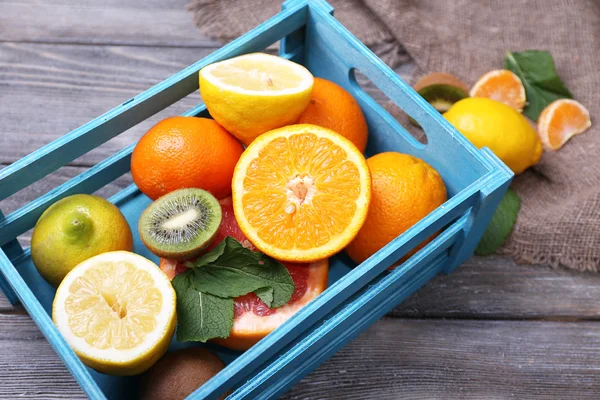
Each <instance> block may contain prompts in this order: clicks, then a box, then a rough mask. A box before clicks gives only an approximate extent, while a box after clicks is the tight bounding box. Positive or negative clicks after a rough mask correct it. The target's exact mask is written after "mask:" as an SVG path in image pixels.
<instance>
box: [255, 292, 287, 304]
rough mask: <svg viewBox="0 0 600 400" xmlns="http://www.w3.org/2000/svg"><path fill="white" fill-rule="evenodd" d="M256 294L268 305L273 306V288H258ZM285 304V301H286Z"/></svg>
mask: <svg viewBox="0 0 600 400" xmlns="http://www.w3.org/2000/svg"><path fill="white" fill-rule="evenodd" d="M254 294H255V295H257V296H258V298H259V299H261V300H262V302H263V303H265V304H266V305H267V307H269V308H272V307H273V288H271V287H264V288H260V289H256V290H255V291H254ZM284 304H285V303H284Z"/></svg>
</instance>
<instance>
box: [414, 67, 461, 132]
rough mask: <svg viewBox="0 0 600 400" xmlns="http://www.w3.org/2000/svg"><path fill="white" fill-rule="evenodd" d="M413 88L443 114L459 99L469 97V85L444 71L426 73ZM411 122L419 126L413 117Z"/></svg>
mask: <svg viewBox="0 0 600 400" xmlns="http://www.w3.org/2000/svg"><path fill="white" fill-rule="evenodd" d="M413 89H415V90H416V92H417V93H419V94H420V95H421V97H423V98H424V99H425V100H427V102H428V103H429V104H431V105H432V106H433V108H435V109H436V110H437V111H438V112H439V113H442V114H443V113H445V112H446V111H448V109H450V107H452V105H453V104H454V103H456V102H457V101H459V100H462V99H464V98H467V97H469V88H468V87H467V85H466V84H464V83H463V82H462V81H461V80H460V79H458V78H457V77H455V76H454V75H451V74H447V73H444V72H434V73H431V74H429V75H425V76H424V77H422V78H421V79H419V80H418V81H417V83H415V84H414V86H413ZM410 122H412V123H413V124H415V125H417V126H419V124H418V123H417V121H415V120H414V119H412V118H410Z"/></svg>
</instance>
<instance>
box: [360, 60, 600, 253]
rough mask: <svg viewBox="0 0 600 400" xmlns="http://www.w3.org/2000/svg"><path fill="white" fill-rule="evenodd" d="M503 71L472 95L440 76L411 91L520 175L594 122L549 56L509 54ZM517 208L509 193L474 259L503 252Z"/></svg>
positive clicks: (480, 83) (494, 73) (488, 76)
mask: <svg viewBox="0 0 600 400" xmlns="http://www.w3.org/2000/svg"><path fill="white" fill-rule="evenodd" d="M505 68H506V69H498V70H493V71H489V72H487V73H485V74H484V75H483V76H481V78H479V80H478V81H477V82H476V83H475V84H474V85H473V86H472V88H471V90H470V91H467V85H466V84H465V83H463V82H462V81H461V80H460V79H458V78H457V77H455V76H453V75H451V74H448V73H442V72H434V73H431V74H429V75H425V76H424V77H422V78H421V79H419V80H418V81H417V82H416V83H415V85H414V86H413V88H414V89H415V90H416V91H417V92H418V93H419V94H420V95H421V96H422V97H423V98H424V99H425V100H427V101H428V102H429V103H430V104H431V105H432V106H433V107H434V108H435V109H436V110H437V111H439V112H440V113H443V116H444V117H445V118H446V120H448V122H450V124H452V125H453V126H454V127H455V128H456V129H457V130H458V131H459V132H461V133H462V134H463V135H464V136H465V137H466V138H467V139H468V140H469V141H470V142H471V143H473V144H474V145H475V146H476V147H477V148H482V147H488V148H489V149H490V150H491V151H492V152H494V154H495V155H496V156H498V158H499V159H500V160H502V161H503V162H504V163H505V164H506V165H507V166H508V167H509V168H510V169H511V170H512V171H513V172H514V173H515V174H521V173H523V172H524V171H526V170H527V169H528V168H530V167H532V166H534V165H536V164H537V163H538V162H539V161H540V159H541V157H542V153H543V148H544V147H545V148H546V149H547V150H549V151H556V150H559V149H560V148H561V147H563V146H564V145H565V144H566V143H567V141H568V140H569V139H571V138H572V137H573V136H575V135H579V134H581V133H583V132H585V131H586V130H587V129H588V128H589V127H590V126H591V125H592V122H591V119H590V114H589V112H588V110H587V109H586V108H585V107H584V106H583V105H582V104H581V103H579V102H578V101H576V100H573V99H572V97H573V96H572V94H571V92H569V90H568V89H567V87H566V86H565V84H564V83H563V82H562V81H561V79H560V77H559V76H558V75H557V73H556V68H555V65H554V60H553V58H552V55H551V54H550V53H549V52H547V51H539V50H529V51H524V52H508V53H507V55H506V60H505ZM411 122H413V123H414V124H416V125H418V123H417V122H416V121H414V120H412V119H411ZM535 122H537V126H536V124H535ZM536 127H537V132H536V129H535V128H536ZM371 173H373V170H372V169H371ZM520 204H521V203H520V199H519V196H518V195H517V194H516V193H515V192H514V191H511V190H509V191H508V193H507V194H506V195H505V197H504V199H503V200H502V201H501V202H500V205H499V206H498V209H497V210H496V213H495V215H494V217H493V218H492V221H491V222H490V225H489V226H488V228H487V230H486V231H485V233H484V235H483V238H482V240H481V242H480V243H479V246H478V247H477V249H476V250H475V253H476V254H478V255H488V254H493V253H495V252H496V250H497V249H498V248H499V247H500V246H502V244H503V243H504V241H505V240H506V238H507V237H508V235H509V234H510V232H511V231H512V228H513V226H514V224H515V222H516V220H517V215H518V212H519V209H520ZM367 223H369V219H367Z"/></svg>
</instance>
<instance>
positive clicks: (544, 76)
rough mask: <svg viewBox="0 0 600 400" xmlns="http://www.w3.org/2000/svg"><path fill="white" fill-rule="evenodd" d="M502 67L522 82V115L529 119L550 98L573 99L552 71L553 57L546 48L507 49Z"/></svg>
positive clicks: (549, 101) (542, 107) (551, 99)
mask: <svg viewBox="0 0 600 400" xmlns="http://www.w3.org/2000/svg"><path fill="white" fill-rule="evenodd" d="M505 68H506V69H508V70H511V71H512V72H514V73H515V74H516V75H517V76H518V77H519V78H520V79H521V81H522V82H523V86H525V93H526V97H527V105H526V106H525V109H524V110H523V114H525V115H526V116H527V117H529V119H531V120H533V121H537V120H538V117H539V116H540V113H541V112H542V111H543V110H544V108H546V106H548V104H550V103H552V102H553V101H554V100H558V99H564V98H567V99H571V98H573V95H572V94H571V92H569V89H567V87H566V86H565V84H564V83H563V81H561V80H560V78H559V77H558V75H557V74H556V68H555V66H554V60H553V59H552V55H551V54H550V53H549V52H547V51H541V50H528V51H523V52H520V53H516V52H515V53H513V52H510V51H509V52H507V53H506V60H505Z"/></svg>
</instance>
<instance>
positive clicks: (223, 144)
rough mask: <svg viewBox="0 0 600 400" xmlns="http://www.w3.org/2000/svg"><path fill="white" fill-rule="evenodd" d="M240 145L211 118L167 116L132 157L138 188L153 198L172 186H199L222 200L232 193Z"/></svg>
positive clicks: (140, 144)
mask: <svg viewBox="0 0 600 400" xmlns="http://www.w3.org/2000/svg"><path fill="white" fill-rule="evenodd" d="M243 151H244V149H243V147H242V145H241V144H240V143H239V142H238V141H237V140H236V139H235V138H234V137H233V136H231V135H230V134H229V132H227V131H226V130H225V129H223V127H221V125H219V124H217V123H216V122H215V121H213V120H212V119H208V118H196V117H170V118H166V119H164V120H162V121H160V122H159V123H158V124H156V125H154V126H153V127H152V128H151V129H150V130H149V131H148V132H146V134H145V135H144V136H142V138H141V139H140V141H139V142H138V144H137V145H136V146H135V149H134V150H133V154H132V156H131V174H132V175H133V181H134V182H135V184H136V185H137V186H138V188H139V189H140V190H141V191H142V192H143V193H144V194H145V195H146V196H148V197H150V198H151V199H153V200H156V199H157V198H159V197H160V196H163V195H165V194H167V193H169V192H172V191H173V190H177V189H183V188H200V189H204V190H207V191H209V192H211V193H212V194H213V195H214V196H215V197H217V198H222V197H225V196H228V195H229V194H230V193H231V178H232V177H233V170H234V169H235V164H236V163H237V161H238V159H239V158H240V156H241V155H242V152H243Z"/></svg>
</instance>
